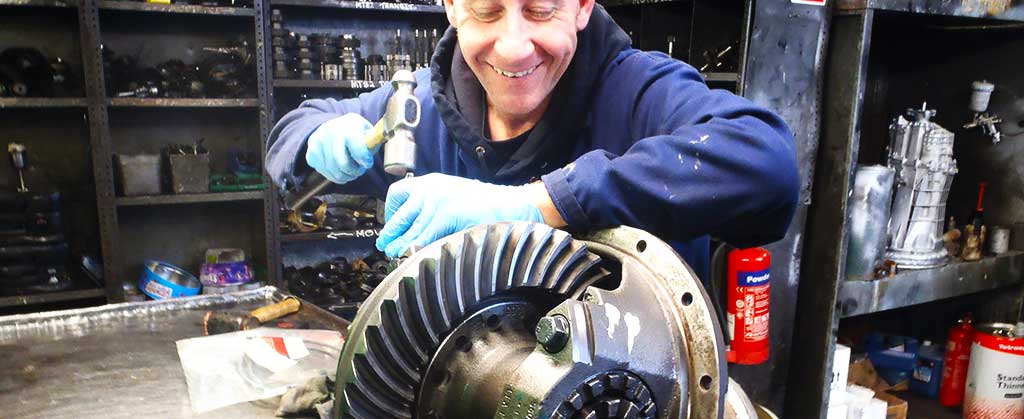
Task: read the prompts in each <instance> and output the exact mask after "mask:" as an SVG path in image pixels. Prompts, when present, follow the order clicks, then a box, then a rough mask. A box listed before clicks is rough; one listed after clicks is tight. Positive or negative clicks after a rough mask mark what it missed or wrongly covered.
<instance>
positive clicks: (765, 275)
mask: <svg viewBox="0 0 1024 419" xmlns="http://www.w3.org/2000/svg"><path fill="white" fill-rule="evenodd" d="M727 263H728V270H727V272H728V277H727V281H728V282H727V284H726V289H727V290H728V291H727V292H726V303H727V307H728V308H727V309H726V312H727V313H728V314H727V329H726V330H728V332H729V336H728V340H729V350H728V352H726V359H727V360H728V361H729V362H732V363H736V364H745V365H753V364H760V363H762V362H765V361H767V360H768V354H769V349H768V348H769V346H768V312H769V310H770V308H771V307H770V305H769V296H770V293H769V284H770V282H771V264H772V256H771V253H768V251H767V250H764V249H762V248H760V247H754V248H750V249H734V250H732V251H730V252H729V257H728V262H727Z"/></svg>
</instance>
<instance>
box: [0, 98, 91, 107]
mask: <svg viewBox="0 0 1024 419" xmlns="http://www.w3.org/2000/svg"><path fill="white" fill-rule="evenodd" d="M85 106H86V100H85V98H84V97H68V98H63V97H0V109H3V108H84V107H85Z"/></svg>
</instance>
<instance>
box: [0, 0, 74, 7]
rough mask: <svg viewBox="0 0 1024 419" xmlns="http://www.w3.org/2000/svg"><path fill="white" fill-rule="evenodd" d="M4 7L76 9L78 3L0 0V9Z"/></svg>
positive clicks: (41, 0)
mask: <svg viewBox="0 0 1024 419" xmlns="http://www.w3.org/2000/svg"><path fill="white" fill-rule="evenodd" d="M5 6H28V7H69V8H70V7H78V2H77V1H74V0H71V1H63V0H0V7H5Z"/></svg>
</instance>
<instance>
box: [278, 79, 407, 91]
mask: <svg viewBox="0 0 1024 419" xmlns="http://www.w3.org/2000/svg"><path fill="white" fill-rule="evenodd" d="M387 83H388V82H386V81H369V80H298V79H274V87H276V88H282V89H348V90H373V89H376V88H378V87H381V86H384V85H385V84H387Z"/></svg>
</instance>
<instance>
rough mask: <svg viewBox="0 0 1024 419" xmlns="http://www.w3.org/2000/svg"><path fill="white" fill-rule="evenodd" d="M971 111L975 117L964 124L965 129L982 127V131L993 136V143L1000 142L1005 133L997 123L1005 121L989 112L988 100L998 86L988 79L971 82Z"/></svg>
mask: <svg viewBox="0 0 1024 419" xmlns="http://www.w3.org/2000/svg"><path fill="white" fill-rule="evenodd" d="M971 88H972V89H973V91H972V92H971V104H970V106H969V107H970V109H971V112H974V119H973V120H972V121H970V122H968V123H966V124H964V129H971V128H976V127H981V132H982V133H984V134H985V135H988V136H990V137H992V144H999V140H1001V139H1002V136H1003V134H1001V133H1000V132H999V129H997V128H996V124H998V123H1000V122H1003V119H1002V118H1000V117H998V116H996V115H990V114H989V113H988V102H989V99H991V98H992V91H993V90H995V88H996V86H995V85H994V84H992V83H989V82H987V81H984V80H982V81H976V82H974V83H971Z"/></svg>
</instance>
